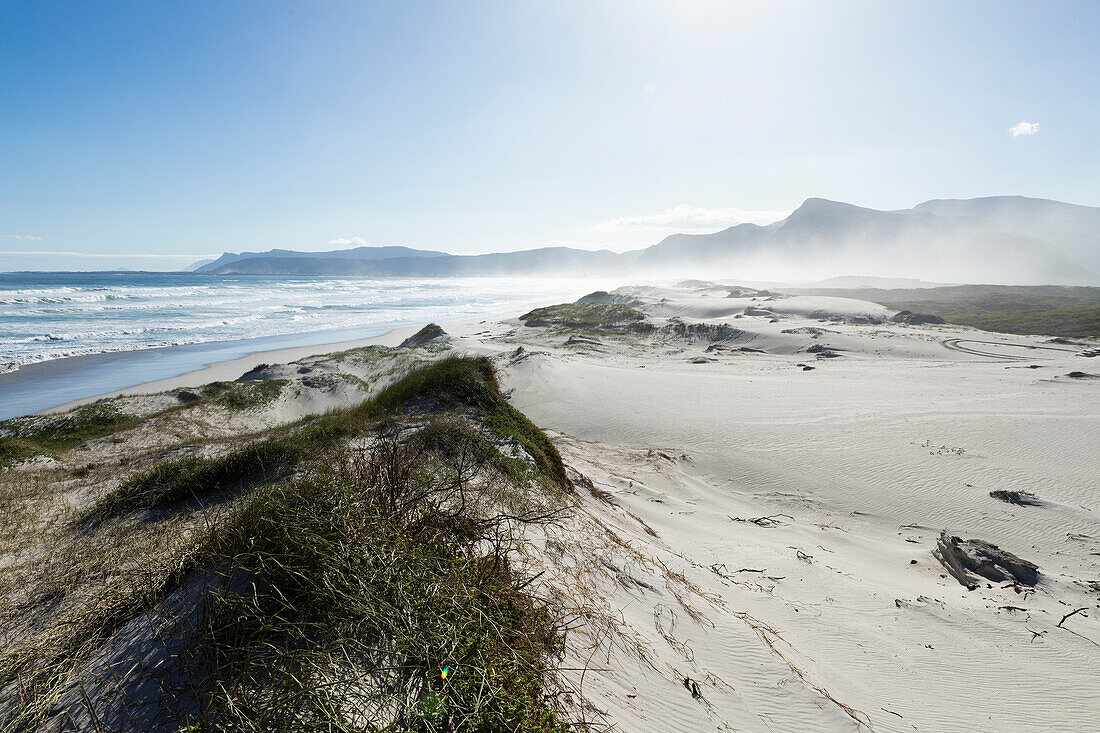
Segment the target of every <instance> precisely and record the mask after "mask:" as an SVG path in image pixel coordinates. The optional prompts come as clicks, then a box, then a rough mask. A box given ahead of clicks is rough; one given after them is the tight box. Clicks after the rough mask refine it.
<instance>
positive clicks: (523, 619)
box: [201, 443, 569, 733]
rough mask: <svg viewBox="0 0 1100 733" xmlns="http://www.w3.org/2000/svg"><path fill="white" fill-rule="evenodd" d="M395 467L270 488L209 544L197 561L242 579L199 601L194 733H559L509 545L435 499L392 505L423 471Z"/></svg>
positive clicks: (540, 622) (542, 646)
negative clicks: (210, 675) (204, 680)
mask: <svg viewBox="0 0 1100 733" xmlns="http://www.w3.org/2000/svg"><path fill="white" fill-rule="evenodd" d="M392 445H393V447H395V448H396V450H397V452H398V453H401V448H400V447H399V445H398V444H396V443H395V444H392ZM408 455H409V454H407V455H406V456H405V457H402V456H400V455H395V454H394V453H392V452H391V453H386V454H385V455H383V456H379V459H380V463H383V464H387V465H388V464H391V463H392V462H393V461H396V462H397V463H398V464H402V463H403V461H405V460H406V459H407V458H408ZM404 468H406V469H410V470H407V471H398V472H397V473H396V474H393V473H385V472H378V471H372V470H369V469H368V470H365V471H363V472H361V473H356V472H352V473H350V474H345V475H344V476H343V477H341V478H339V479H328V480H311V481H308V482H304V483H300V484H295V485H293V486H287V487H283V488H280V489H277V490H276V491H274V492H272V493H271V494H269V495H267V496H265V497H264V498H263V499H261V500H259V501H257V502H256V503H254V504H253V505H252V506H250V507H249V508H248V509H247V510H246V511H244V512H241V513H240V514H239V515H238V516H237V517H236V518H235V520H234V521H233V522H232V523H231V524H230V525H229V526H228V527H225V528H223V529H221V530H220V531H219V532H218V534H217V537H216V544H215V545H214V547H213V548H212V552H211V556H210V560H209V561H210V562H211V563H213V564H214V565H215V566H217V567H221V568H225V569H226V571H225V572H226V578H247V579H248V580H247V582H244V583H237V585H236V587H234V584H233V583H232V581H227V582H226V583H224V584H222V586H221V587H220V588H216V589H215V591H214V592H212V593H210V594H209V595H208V597H207V598H206V599H205V607H206V609H207V612H206V618H205V621H204V629H203V635H202V637H201V642H202V643H203V644H205V645H206V647H207V649H206V650H205V653H207V654H209V655H210V656H211V657H212V658H213V661H214V665H213V666H214V669H215V670H216V680H215V681H214V683H213V684H209V685H208V686H209V687H210V688H212V689H213V690H215V692H214V693H213V695H212V697H211V701H210V705H209V708H208V709H209V711H210V714H209V721H210V723H209V725H208V727H205V728H203V729H204V730H206V729H208V730H237V729H243V728H247V729H250V730H251V729H262V730H272V731H283V730H286V731H291V730H293V731H300V730H322V729H323V730H362V729H364V726H365V727H366V729H368V730H394V731H398V730H405V731H414V730H415V731H458V730H463V731H498V730H523V731H533V732H535V733H538V732H540V731H541V732H546V733H549V732H550V731H565V730H568V729H569V728H568V727H567V725H566V724H565V723H564V722H562V720H561V718H560V716H559V715H558V714H557V712H556V711H555V709H554V706H553V704H552V703H551V700H550V699H549V698H548V697H547V691H548V690H547V688H548V679H549V677H550V675H551V674H552V665H551V661H552V659H553V657H554V655H556V654H557V653H558V652H559V651H560V649H561V636H560V632H559V631H558V628H557V626H556V625H555V624H554V622H553V619H552V618H551V616H550V615H549V614H548V612H547V610H546V608H545V607H544V606H542V605H541V604H539V603H537V602H536V601H535V600H534V599H532V598H531V597H529V596H527V595H525V594H524V593H523V592H522V588H521V584H520V582H519V579H518V577H517V575H516V574H515V572H514V571H513V569H512V568H511V564H510V562H509V559H508V556H509V545H508V539H507V532H506V531H505V530H504V528H503V527H502V526H501V525H500V524H499V523H498V522H496V521H492V518H491V517H482V516H479V515H477V514H475V513H474V512H471V511H468V510H467V509H465V508H463V507H460V506H456V505H454V504H453V503H448V502H435V501H433V500H432V499H433V497H425V501H424V502H422V503H421V504H419V505H418V506H417V507H416V508H415V509H412V510H410V509H408V508H405V507H407V506H408V504H407V503H406V502H402V501H394V500H393V499H394V495H395V493H396V494H397V495H398V496H402V495H403V492H404V491H405V490H406V489H407V488H408V487H399V486H396V485H394V482H393V479H394V477H395V476H396V475H403V476H415V475H416V473H417V470H416V469H417V468H419V469H421V470H424V469H427V466H426V465H425V464H421V463H415V464H413V465H405V466H404ZM467 506H469V505H467Z"/></svg>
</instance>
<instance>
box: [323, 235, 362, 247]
mask: <svg viewBox="0 0 1100 733" xmlns="http://www.w3.org/2000/svg"><path fill="white" fill-rule="evenodd" d="M328 243H329V244H335V245H336V246H338V247H346V246H348V245H349V244H354V245H356V246H358V247H363V246H366V244H367V240H365V239H363V238H362V237H337V238H336V239H330V240H328Z"/></svg>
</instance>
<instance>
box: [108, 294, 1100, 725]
mask: <svg viewBox="0 0 1100 733" xmlns="http://www.w3.org/2000/svg"><path fill="white" fill-rule="evenodd" d="M616 295H618V296H621V297H623V298H634V299H636V307H638V308H639V309H640V310H642V311H644V312H645V313H646V314H647V315H648V316H649V317H650V318H651V319H652V321H653V322H654V323H656V324H658V325H661V324H667V323H669V322H670V319H680V320H681V322H682V323H685V324H688V325H690V324H695V323H706V324H729V325H730V326H732V327H734V328H735V329H737V331H736V332H733V333H732V334H731V335H729V337H728V338H725V340H723V341H719V342H712V341H709V340H702V339H701V340H695V341H692V340H687V339H684V338H673V337H670V336H668V335H667V332H665V331H660V330H658V331H656V332H654V333H646V334H637V333H608V332H602V331H598V330H597V331H593V332H577V331H569V330H564V329H555V328H552V327H551V328H532V327H527V326H525V325H523V324H522V323H521V322H520V321H516V320H511V321H504V322H499V323H495V322H491V323H485V322H482V323H476V324H457V325H455V324H444V326H445V328H446V329H447V331H448V332H449V333H450V335H451V337H452V344H453V346H454V348H455V350H456V351H459V352H475V353H487V354H491V355H493V356H495V357H496V359H497V362H498V364H499V366H500V367H501V371H502V379H503V382H504V386H505V388H506V389H508V390H509V391H510V399H511V401H512V402H513V404H514V405H515V406H516V407H518V408H519V409H520V410H521V411H523V412H524V413H526V414H527V415H528V416H529V417H530V418H531V419H532V420H533V421H534V422H535V423H537V424H538V425H539V426H540V427H542V428H543V429H544V430H546V431H547V432H548V433H549V434H550V435H551V436H552V437H553V438H554V440H555V442H556V443H557V445H558V447H559V448H560V450H561V452H562V455H563V457H564V459H565V461H566V463H567V464H568V465H569V466H570V468H571V471H572V476H573V478H574V480H575V482H576V484H577V486H578V487H579V488H578V497H577V506H576V507H575V511H573V512H572V514H571V515H570V516H569V518H568V519H567V520H566V521H565V523H564V525H563V526H562V527H560V528H559V529H558V530H556V531H554V532H551V533H549V534H548V535H547V536H545V537H539V538H536V543H535V545H534V547H533V548H532V552H531V556H530V558H529V562H530V564H531V570H532V573H537V572H539V571H544V572H543V574H542V575H539V576H538V578H537V579H536V580H535V581H534V582H533V584H532V586H531V587H532V588H535V589H537V592H538V593H540V594H542V595H544V596H545V597H547V598H550V599H552V600H553V601H554V602H555V604H556V605H557V606H558V607H563V608H565V609H566V611H567V612H568V613H569V616H568V621H569V629H570V630H569V632H568V634H567V637H566V638H567V644H566V647H567V648H566V654H565V658H564V660H563V667H565V668H566V670H567V672H566V675H567V677H568V680H569V683H570V686H571V687H572V692H571V693H570V694H571V697H572V699H573V701H574V702H575V703H576V704H577V705H578V706H580V707H581V708H583V709H584V710H585V713H586V715H587V717H589V718H590V719H592V720H594V721H597V722H603V723H605V724H608V725H611V726H613V729H614V730H619V731H638V732H639V733H641V732H646V731H705V730H720V731H761V732H771V733H774V732H776V731H860V730H872V731H881V732H885V731H914V730H915V731H968V732H969V731H1029V732H1030V731H1040V730H1042V731H1084V730H1092V729H1094V728H1095V727H1096V724H1097V723H1096V721H1097V720H1098V719H1100V619H1098V616H1100V605H1098V601H1100V479H1098V476H1100V378H1093V377H1092V376H1090V375H1093V374H1100V357H1097V358H1090V357H1088V356H1086V354H1088V353H1090V352H1089V347H1088V346H1087V345H1074V344H1066V343H1056V342H1050V341H1048V340H1047V339H1045V338H1043V337H1040V336H1008V335H1003V334H990V333H985V332H981V331H976V330H973V329H968V328H961V327H954V326H908V325H902V324H895V323H885V324H883V323H869V322H867V321H869V320H881V319H882V318H883V317H885V316H888V315H889V312H888V311H886V310H885V309H884V308H882V306H879V305H876V304H873V303H865V302H861V301H851V300H843V299H836V298H820V297H815V298H809V297H793V298H778V299H769V298H766V297H757V298H753V297H752V296H751V294H746V296H745V297H728V296H729V295H730V291H729V290H723V289H709V290H708V289H697V290H685V289H678V290H674V289H666V290H662V289H657V288H627V289H623V290H621V291H619V292H617V293H616ZM734 295H737V293H734ZM750 306H751V308H752V310H751V313H752V315H746V314H745V309H746V308H748V307H750ZM662 334H664V335H662ZM406 335H408V334H407V333H402V334H394V335H391V336H389V337H387V339H384V340H383V341H384V342H387V343H389V342H393V343H396V342H398V341H399V340H400V338H403V337H404V336H406ZM1092 346H1093V347H1095V344H1094V345H1092ZM317 351H320V349H314V350H312V351H311V352H310V353H313V352H317ZM304 356H305V353H296V352H284V353H277V354H258V355H254V356H253V357H250V358H249V360H243V361H241V362H234V363H228V364H225V365H219V366H218V367H215V368H213V369H211V370H209V372H208V373H206V374H203V375H198V376H201V377H205V378H207V379H209V378H223V379H224V378H230V379H232V378H236V377H237V376H239V375H240V373H241V372H243V371H246V370H247V369H250V368H251V367H253V366H255V364H256V363H259V362H260V361H266V362H269V363H275V362H284V361H286V360H288V357H289V358H293V359H302V358H303V357H304ZM246 361H247V363H245V362H246ZM330 362H331V360H329V361H326V360H325V359H324V358H311V359H308V360H303V361H299V362H295V365H297V366H294V367H293V368H291V367H290V366H283V365H280V364H276V365H275V366H273V367H271V368H270V371H271V375H273V376H295V375H298V374H300V371H299V370H300V369H301V365H304V364H308V365H310V368H312V369H315V370H317V372H318V373H321V372H329V371H331V372H333V373H337V372H340V370H343V371H347V370H348V369H350V368H351V367H349V366H348V365H347V364H341V363H336V362H331V363H330ZM1071 373H1076V374H1077V376H1068V375H1069V374H1071ZM349 374H351V376H353V377H358V376H361V377H369V378H370V381H372V383H373V382H374V381H375V380H376V376H375V375H373V374H368V373H367V372H363V373H362V374H360V373H359V372H355V371H351V372H349ZM296 378H298V377H296ZM199 381H202V379H196V375H186V376H185V377H181V378H180V379H178V380H173V381H172V383H159V384H155V385H147V386H146V387H145V388H142V389H138V390H129V391H128V392H131V393H148V392H155V391H157V390H162V389H166V388H168V387H173V386H178V385H181V384H195V383H198V382H199ZM348 384H349V385H351V386H346V385H345V387H346V388H345V387H342V388H341V389H340V390H327V391H326V390H320V389H316V390H297V391H296V392H295V391H292V392H291V394H298V397H290V396H284V397H283V398H281V399H280V400H279V402H278V403H277V404H276V405H275V406H274V407H273V408H271V411H270V415H269V416H268V418H266V419H269V420H270V421H271V424H278V423H283V422H287V421H289V420H292V419H296V418H297V417H300V416H301V415H303V414H309V413H316V412H320V411H324V410H326V409H331V408H332V407H335V406H339V405H340V404H344V403H348V402H351V401H355V400H359V399H362V398H363V396H364V393H363V392H362V391H360V390H357V389H353V388H352V387H354V384H355V382H354V380H353V381H352V382H349V383H348ZM299 386H301V385H299ZM132 399H139V400H140V399H145V400H152V401H153V402H155V401H156V400H158V399H164V397H163V396H161V397H147V398H132ZM1005 490H1007V491H1018V492H1029V493H1030V494H1033V495H1034V497H1035V498H1034V504H1033V505H1029V506H1019V505H1015V504H1010V503H1006V502H1004V501H1000V500H998V499H996V498H993V497H991V496H990V492H992V491H1005ZM942 530H947V532H948V534H949V535H957V536H959V537H961V538H963V539H980V540H984V541H987V542H991V543H994V544H996V545H998V546H999V547H1000V548H1001V549H1003V550H1006V551H1008V552H1011V553H1014V554H1015V555H1018V556H1019V557H1021V558H1023V559H1024V560H1028V561H1031V562H1034V563H1035V564H1037V565H1038V567H1039V581H1038V583H1037V584H1036V585H1035V586H1034V587H1028V586H1026V585H1020V584H1013V583H1005V582H1000V583H995V582H992V581H985V580H984V579H981V580H980V582H977V583H973V584H971V589H968V588H967V587H965V586H964V585H962V584H961V583H960V582H959V581H958V580H956V579H955V578H953V577H951V576H950V575H948V573H947V571H946V570H945V568H944V567H943V565H941V563H940V562H939V561H938V560H937V559H936V557H935V556H934V555H933V550H934V549H935V547H936V542H937V539H938V538H939V535H940V532H941V531H942ZM1074 611H1076V613H1074Z"/></svg>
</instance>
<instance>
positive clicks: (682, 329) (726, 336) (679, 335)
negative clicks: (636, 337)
mask: <svg viewBox="0 0 1100 733" xmlns="http://www.w3.org/2000/svg"><path fill="white" fill-rule="evenodd" d="M661 332H662V333H663V334H665V335H667V336H670V337H671V338H675V339H686V340H691V341H711V342H714V341H729V340H731V339H734V338H737V337H738V336H740V335H742V334H743V333H744V331H742V330H741V329H739V328H734V327H733V326H731V325H729V324H728V323H683V322H681V321H673V322H672V323H669V324H668V325H666V326H663V327H662V328H661Z"/></svg>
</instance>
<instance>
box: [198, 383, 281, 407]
mask: <svg viewBox="0 0 1100 733" xmlns="http://www.w3.org/2000/svg"><path fill="white" fill-rule="evenodd" d="M288 384H290V380H287V379H261V380H258V381H255V382H210V383H209V384H207V385H205V386H204V387H203V388H202V389H201V390H200V392H201V394H202V396H203V397H206V398H208V399H210V400H211V401H213V402H214V403H216V404H219V405H221V406H223V407H228V408H229V409H231V410H252V409H255V408H257V407H263V406H264V405H266V404H268V403H270V402H274V401H275V400H276V399H278V397H279V395H280V394H282V392H283V388H284V387H286V386H287V385H288Z"/></svg>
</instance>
